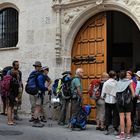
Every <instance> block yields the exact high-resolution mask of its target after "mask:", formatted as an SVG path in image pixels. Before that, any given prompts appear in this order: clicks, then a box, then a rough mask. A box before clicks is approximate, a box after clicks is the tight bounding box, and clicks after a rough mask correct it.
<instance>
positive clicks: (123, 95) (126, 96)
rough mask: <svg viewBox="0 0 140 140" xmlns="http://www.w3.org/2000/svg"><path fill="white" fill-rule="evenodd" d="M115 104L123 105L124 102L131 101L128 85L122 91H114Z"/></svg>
mask: <svg viewBox="0 0 140 140" xmlns="http://www.w3.org/2000/svg"><path fill="white" fill-rule="evenodd" d="M116 100H117V104H119V105H121V106H124V105H125V104H129V103H130V102H131V91H130V89H129V86H128V87H127V88H126V89H125V90H124V91H122V92H117V93H116Z"/></svg>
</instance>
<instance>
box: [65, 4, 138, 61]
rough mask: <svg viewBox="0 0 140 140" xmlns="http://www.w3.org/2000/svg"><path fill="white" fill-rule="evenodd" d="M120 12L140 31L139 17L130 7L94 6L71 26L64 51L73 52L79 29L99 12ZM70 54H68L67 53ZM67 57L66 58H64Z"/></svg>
mask: <svg viewBox="0 0 140 140" xmlns="http://www.w3.org/2000/svg"><path fill="white" fill-rule="evenodd" d="M110 10H112V11H119V12H122V13H124V14H125V15H127V16H128V17H130V18H131V19H132V20H133V21H134V22H135V24H136V25H137V27H138V28H139V29H140V21H139V20H138V16H136V14H135V12H134V13H133V12H132V11H131V7H130V6H128V5H122V4H121V3H117V2H112V3H104V4H101V5H99V6H95V5H92V6H91V7H89V8H88V9H85V10H84V11H83V12H81V14H79V16H78V17H77V18H76V19H75V20H74V21H73V22H72V23H71V25H70V26H69V29H68V31H67V33H66V38H65V40H63V46H65V47H64V50H65V51H66V52H71V49H72V46H73V42H74V39H75V36H76V35H77V33H78V31H79V29H80V28H81V27H82V25H83V24H84V23H85V22H86V21H87V20H88V19H89V18H90V17H92V16H94V15H96V14H97V13H99V12H103V11H110ZM67 54H68V53H67ZM69 55H70V56H66V57H69V58H71V53H69ZM64 57H65V56H64Z"/></svg>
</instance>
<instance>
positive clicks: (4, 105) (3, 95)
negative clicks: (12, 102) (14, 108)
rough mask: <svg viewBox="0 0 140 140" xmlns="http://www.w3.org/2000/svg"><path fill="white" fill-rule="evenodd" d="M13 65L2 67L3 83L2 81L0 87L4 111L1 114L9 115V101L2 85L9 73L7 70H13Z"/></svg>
mask: <svg viewBox="0 0 140 140" xmlns="http://www.w3.org/2000/svg"><path fill="white" fill-rule="evenodd" d="M12 68H13V67H12V66H7V67H4V68H3V69H2V73H1V81H0V82H1V83H0V87H1V99H2V104H3V107H2V108H3V111H2V113H1V115H7V108H8V102H7V95H6V94H5V93H4V92H3V91H4V90H3V89H2V88H4V87H3V86H2V84H3V82H5V78H6V77H5V76H6V75H7V72H8V71H9V70H11V69H12Z"/></svg>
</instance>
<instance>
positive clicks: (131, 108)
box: [117, 101, 133, 113]
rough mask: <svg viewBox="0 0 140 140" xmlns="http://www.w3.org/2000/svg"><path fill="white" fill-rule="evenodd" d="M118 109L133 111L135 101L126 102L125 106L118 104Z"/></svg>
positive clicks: (126, 111)
mask: <svg viewBox="0 0 140 140" xmlns="http://www.w3.org/2000/svg"><path fill="white" fill-rule="evenodd" d="M117 109H118V112H119V113H128V112H132V111H133V103H132V101H130V103H129V104H124V106H122V105H119V104H117Z"/></svg>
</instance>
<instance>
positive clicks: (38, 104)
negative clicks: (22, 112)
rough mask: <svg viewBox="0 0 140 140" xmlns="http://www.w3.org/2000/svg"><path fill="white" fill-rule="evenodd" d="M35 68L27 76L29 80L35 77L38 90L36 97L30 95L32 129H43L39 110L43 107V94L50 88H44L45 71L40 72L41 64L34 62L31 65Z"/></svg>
mask: <svg viewBox="0 0 140 140" xmlns="http://www.w3.org/2000/svg"><path fill="white" fill-rule="evenodd" d="M33 66H34V67H35V71H33V72H31V74H30V75H29V78H28V80H29V79H31V77H33V76H35V75H36V79H35V80H36V81H35V82H36V86H37V88H38V92H37V94H36V95H30V97H31V98H30V99H31V100H30V101H31V105H32V111H33V112H32V113H33V118H34V121H33V125H32V126H33V127H43V126H44V124H42V123H41V122H40V114H41V109H42V105H43V100H44V94H45V91H47V90H50V88H49V87H48V88H47V87H46V85H45V83H46V76H45V71H44V70H43V73H42V72H41V70H42V65H41V62H39V61H36V62H35V64H34V65H33Z"/></svg>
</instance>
